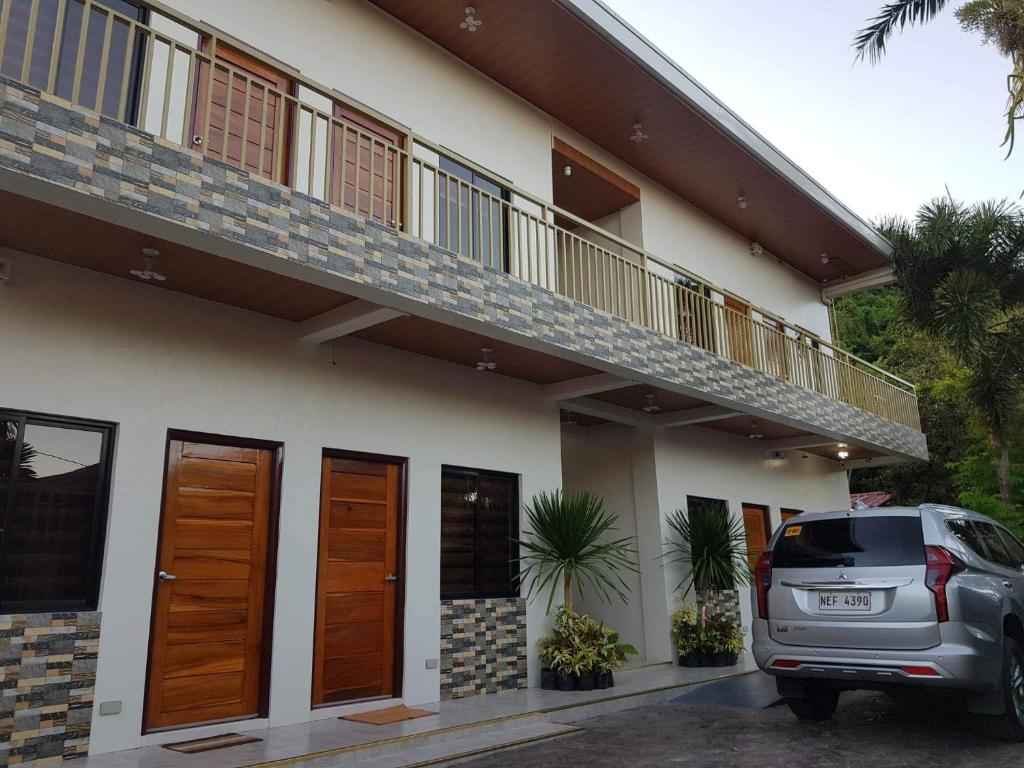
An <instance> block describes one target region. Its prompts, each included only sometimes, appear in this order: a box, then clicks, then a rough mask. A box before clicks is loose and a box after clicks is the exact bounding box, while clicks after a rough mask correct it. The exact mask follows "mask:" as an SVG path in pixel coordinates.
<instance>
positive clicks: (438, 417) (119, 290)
mask: <svg viewBox="0 0 1024 768" xmlns="http://www.w3.org/2000/svg"><path fill="white" fill-rule="evenodd" d="M15 258H16V261H15V270H14V274H15V279H14V280H13V281H12V282H11V283H10V284H8V285H5V286H4V287H2V288H0V328H2V329H3V333H0V360H4V361H5V362H6V364H5V365H4V366H3V375H2V376H0V405H2V406H5V407H9V408H16V409H25V410H32V411H41V412H47V413H56V414H61V415H71V416H80V417H88V418H93V419H100V420H107V421H113V422H116V423H117V424H118V432H117V455H116V460H115V465H114V478H113V493H112V499H111V506H110V517H109V524H108V536H107V551H106V558H105V561H104V573H103V583H102V595H101V603H100V609H101V610H102V612H103V620H102V638H101V641H100V655H99V667H98V672H97V678H98V679H97V688H96V701H97V702H102V701H108V700H120V701H123V702H124V708H123V711H122V712H121V714H119V715H116V716H103V717H101V716H99V715H98V714H94V728H93V733H92V744H91V748H92V751H93V752H94V753H95V752H105V751H110V750H115V749H125V748H130V747H134V746H138V745H139V744H140V743H141V739H140V736H139V733H140V727H141V721H142V705H143V686H144V681H145V673H146V654H147V642H148V635H149V620H150V607H151V606H150V601H151V593H152V585H153V568H154V562H155V556H156V544H157V527H158V520H159V516H160V494H161V486H162V477H163V463H164V445H165V439H166V435H167V430H168V429H169V428H175V429H184V430H196V431H202V432H209V433H219V434H224V435H233V436H242V437H250V438H260V439H266V440H275V441H281V442H283V443H284V446H285V448H284V456H285V459H284V474H283V485H282V492H281V514H280V543H279V550H278V551H279V557H278V579H277V600H276V609H275V622H274V633H273V642H274V646H273V665H272V685H271V701H270V724H272V725H282V724H286V723H293V722H300V721H303V720H306V719H308V718H309V717H310V708H309V701H310V685H311V681H310V670H311V668H312V666H311V665H312V648H313V614H314V598H315V579H316V558H315V556H311V553H315V552H316V541H317V531H318V529H317V523H318V515H319V511H318V505H319V488H320V485H319V483H320V478H319V473H320V457H321V451H322V449H323V448H325V447H326V448H336V449H348V450H357V451H366V452H371V453H385V454H390V455H398V456H407V457H409V504H408V541H409V542H410V544H409V547H408V562H407V572H408V573H409V574H410V577H409V578H408V580H407V584H406V614H405V616H406V644H405V663H404V669H405V679H404V694H405V700H406V701H407V702H408V703H410V704H416V703H425V702H430V701H435V700H436V699H437V698H438V690H439V689H438V672H437V670H427V669H426V668H425V662H426V660H427V659H430V658H437V657H438V655H439V635H440V619H439V613H440V605H439V600H440V597H439V582H440V576H439V547H440V468H441V465H442V464H445V463H450V464H459V465H465V466H471V467H480V468H484V469H492V470H502V471H506V472H513V473H517V474H520V475H521V478H522V479H521V484H522V493H523V496H524V498H529V497H530V496H531V495H533V494H534V493H536V492H537V491H539V490H545V489H550V488H554V487H557V486H559V485H560V484H561V469H560V435H559V424H558V414H557V409H556V408H555V407H554V406H551V405H547V404H545V403H544V402H543V400H542V398H541V397H540V396H539V392H538V387H537V386H536V385H532V384H529V383H527V382H520V381H516V380H512V379H508V378H505V377H502V376H498V375H494V374H480V373H477V372H476V371H474V370H471V369H467V368H463V367H459V366H454V365H451V364H447V363H442V362H439V361H436V360H431V359H428V358H423V357H419V356H416V355H410V354H407V353H401V352H397V351H394V350H388V349H386V348H384V347H379V346H375V345H371V344H367V343H364V342H359V341H355V340H342V341H340V342H339V343H338V344H337V345H336V349H335V352H334V357H335V361H336V365H332V364H331V363H330V349H329V345H325V346H323V347H319V348H314V347H306V346H303V345H301V344H300V343H298V342H297V341H296V340H295V332H296V326H295V325H294V324H292V323H289V322H284V321H279V320H275V319H272V318H268V317H265V316H262V315H258V314H254V313H251V312H245V311H242V310H236V309H232V308H229V307H226V306H224V305H220V304H215V303H213V302H208V301H204V300H200V299H195V298H192V297H187V296H184V295H181V294H176V293H172V292H170V291H166V290H163V289H160V288H154V287H150V286H147V285H143V284H139V283H136V282H131V281H129V280H127V279H121V278H115V277H110V276H105V275H101V274H98V273H95V272H90V271H87V270H83V269H78V268H74V267H69V266H65V265H62V264H58V263H57V262H52V261H48V260H45V259H40V258H36V257H29V256H27V255H19V256H16V257H15ZM543 609H544V604H543V602H542V601H534V602H533V603H532V604H531V606H530V609H529V611H530V614H529V621H530V641H531V643H533V642H534V641H535V640H536V636H537V634H539V632H540V628H541V626H542V624H543V613H544V611H543ZM531 654H532V652H531ZM531 667H532V672H533V673H534V674H536V671H537V669H536V668H537V665H536V664H531ZM321 714H322V713H321ZM236 728H237V724H236ZM178 735H180V733H179V734H178ZM181 738H185V737H184V736H182V737H181Z"/></svg>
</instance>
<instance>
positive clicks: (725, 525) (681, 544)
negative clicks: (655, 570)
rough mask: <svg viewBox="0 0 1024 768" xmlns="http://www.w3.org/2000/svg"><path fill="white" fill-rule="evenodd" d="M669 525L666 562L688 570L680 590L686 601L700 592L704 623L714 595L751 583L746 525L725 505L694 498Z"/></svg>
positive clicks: (671, 519) (675, 513)
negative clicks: (691, 595) (689, 595)
mask: <svg viewBox="0 0 1024 768" xmlns="http://www.w3.org/2000/svg"><path fill="white" fill-rule="evenodd" d="M668 525H669V528H671V530H672V536H671V537H670V538H669V539H668V540H667V541H666V542H665V554H664V555H663V558H664V561H665V563H667V564H676V565H681V566H683V567H684V568H685V569H686V575H685V576H684V577H683V580H682V581H681V582H679V584H678V586H677V587H676V589H677V590H680V591H682V593H683V594H682V596H683V597H684V598H685V597H686V596H687V595H688V594H689V593H690V591H691V590H692V591H695V592H696V593H697V597H698V598H699V600H700V605H701V623H702V624H703V623H706V622H707V610H708V606H709V605H710V603H711V599H710V598H711V594H712V593H713V592H715V591H717V590H722V589H735V588H736V587H739V586H743V585H746V584H749V583H750V563H749V561H748V559H747V537H746V532H745V531H744V529H743V523H742V522H741V521H740V520H737V519H735V518H733V517H731V516H730V515H729V510H728V508H727V507H726V506H725V505H724V504H722V503H717V502H714V501H711V500H710V499H709V500H698V499H692V500H690V502H689V512H684V511H683V510H681V509H677V510H676V511H675V512H674V513H673V514H672V515H671V516H670V517H669V519H668Z"/></svg>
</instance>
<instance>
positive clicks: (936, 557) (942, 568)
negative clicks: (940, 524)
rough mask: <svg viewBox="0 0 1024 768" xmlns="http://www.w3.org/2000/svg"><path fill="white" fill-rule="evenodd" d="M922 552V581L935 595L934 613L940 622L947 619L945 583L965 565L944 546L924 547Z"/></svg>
mask: <svg viewBox="0 0 1024 768" xmlns="http://www.w3.org/2000/svg"><path fill="white" fill-rule="evenodd" d="M924 554H925V574H924V583H925V586H926V587H928V589H930V590H931V591H932V593H933V594H934V595H935V615H936V617H937V618H938V620H939V621H940V622H941V621H949V602H948V601H947V600H946V584H947V583H948V582H949V580H950V578H951V577H952V576H953V574H956V573H960V571H962V570H964V569H965V568H966V567H967V566H965V565H964V564H963V563H962V562H961V561H960V560H959V559H958V558H957V557H956V556H955V555H953V554H951V553H950V552H949V550H947V549H945V548H944V547H925V548H924Z"/></svg>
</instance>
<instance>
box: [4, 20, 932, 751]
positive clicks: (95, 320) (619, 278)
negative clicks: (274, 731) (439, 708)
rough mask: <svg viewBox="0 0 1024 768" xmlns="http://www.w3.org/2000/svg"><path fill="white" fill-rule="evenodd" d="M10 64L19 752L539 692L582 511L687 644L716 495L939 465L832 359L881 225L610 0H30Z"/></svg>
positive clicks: (878, 374)
mask: <svg viewBox="0 0 1024 768" xmlns="http://www.w3.org/2000/svg"><path fill="white" fill-rule="evenodd" d="M0 75H2V76H3V77H2V78H0V265H2V267H3V269H2V270H0V274H3V275H4V276H5V277H6V279H5V280H4V281H3V282H0V329H2V332H0V361H2V363H0V516H2V518H3V520H2V523H0V528H2V529H3V538H2V541H0V614H2V615H0V653H3V654H4V655H0V665H2V666H0V669H3V670H5V672H6V675H7V676H6V678H5V679H6V681H8V682H12V681H14V680H18V683H17V685H16V686H15V687H11V686H8V687H6V688H4V689H3V690H0V754H2V753H3V751H4V750H6V751H7V753H8V757H9V758H11V759H12V762H13V758H14V757H15V756H17V757H19V758H20V759H21V760H23V761H25V762H26V763H27V762H28V761H31V760H34V759H35V760H42V759H44V758H46V757H49V756H56V755H61V754H64V755H65V756H67V757H70V756H75V755H76V754H82V753H85V752H86V751H88V752H89V753H91V754H101V753H105V752H111V751H115V750H123V749H128V748H132V747H137V746H140V745H144V744H154V743H160V742H161V741H168V740H182V739H185V738H188V737H189V736H190V735H192V734H201V733H210V732H213V730H215V729H211V728H210V727H208V726H209V725H210V724H211V723H213V724H217V723H224V722H230V723H232V725H231V727H232V728H238V727H239V726H238V723H237V722H235V721H237V720H251V721H252V722H249V723H246V724H245V727H246V728H253V727H263V726H273V725H282V724H289V723H299V722H303V721H306V720H310V719H316V718H324V717H331V716H335V715H337V714H338V712H339V711H341V709H339V708H342V707H348V708H351V706H352V702H362V701H365V700H375V701H376V700H382V699H397V700H401V701H403V702H405V703H407V704H410V705H415V704H422V703H427V702H435V701H437V700H439V699H440V698H444V697H449V696H462V695H469V694H475V693H484V692H487V691H488V690H490V691H493V690H500V689H503V688H509V687H513V688H514V687H519V686H522V685H526V684H527V683H529V684H531V685H536V684H537V678H538V675H539V664H538V663H537V661H536V656H535V653H534V650H533V648H534V645H535V642H536V640H537V638H538V636H539V635H540V634H541V633H542V631H543V629H544V626H545V625H544V622H545V615H544V614H545V611H544V608H545V606H544V601H543V600H536V601H532V602H529V603H528V601H527V600H526V599H525V597H524V596H521V595H520V594H519V590H518V589H517V587H516V586H515V584H514V580H513V576H514V573H513V571H514V565H510V562H509V561H510V559H511V558H513V557H514V556H515V551H514V547H513V546H512V545H511V544H509V541H508V538H509V536H515V535H516V533H517V531H518V528H519V523H520V517H521V514H520V510H521V508H522V504H523V503H524V502H525V501H527V500H529V499H530V498H531V497H532V496H533V495H534V494H535V493H537V492H539V491H542V490H550V489H554V488H557V487H560V486H565V487H573V488H590V489H592V490H595V491H597V492H599V493H601V494H602V495H604V496H605V497H606V499H607V502H608V504H609V506H610V507H612V508H614V509H615V510H616V511H617V512H618V513H619V514H620V527H621V529H622V530H623V531H625V532H626V533H628V534H631V535H635V536H636V541H637V547H638V550H639V553H640V558H639V560H640V565H641V572H640V573H639V574H638V575H637V576H636V577H635V578H633V584H632V588H633V589H632V598H631V600H630V601H629V603H628V605H616V606H611V607H609V606H605V605H601V604H595V603H594V602H593V601H592V600H590V599H588V598H587V597H586V596H584V603H585V605H586V607H587V608H588V609H589V610H591V611H592V612H593V613H594V614H595V615H598V616H600V617H601V618H602V619H604V620H605V621H607V622H608V623H610V624H613V625H616V626H618V627H620V628H621V629H622V633H623V638H624V639H625V640H627V641H629V642H632V643H633V644H634V645H636V646H637V647H638V648H639V649H640V650H641V652H642V654H643V655H644V657H645V658H647V659H652V660H667V659H671V658H672V655H673V654H672V647H671V640H670V637H669V629H668V626H669V614H670V612H671V610H672V607H673V605H674V602H675V595H674V594H673V589H674V586H675V584H676V583H677V582H678V580H679V574H677V573H673V572H671V570H670V569H664V568H662V567H661V565H660V564H659V562H658V561H657V557H658V555H659V554H660V552H661V549H662V543H663V541H664V539H665V537H666V535H667V531H666V517H667V516H668V515H669V514H671V513H672V512H673V511H674V510H676V509H678V508H685V507H686V505H687V499H688V498H693V497H701V498H710V499H717V500H721V501H722V502H724V504H726V505H727V508H728V510H729V512H730V513H731V514H733V515H736V516H742V517H743V519H744V521H745V523H746V525H747V532H748V541H749V544H750V547H751V551H752V552H755V553H756V551H757V550H758V547H763V546H764V542H765V541H766V539H767V536H768V535H770V531H771V530H772V529H773V528H774V527H775V526H777V525H778V524H779V522H780V520H781V519H782V518H783V517H784V516H785V515H786V514H788V513H789V512H791V511H794V510H805V509H821V508H835V507H841V506H843V505H845V504H847V503H848V496H847V494H848V488H847V476H846V470H847V469H849V468H852V467H855V466H863V465H865V464H867V463H869V462H873V464H874V465H878V464H882V463H886V462H895V461H907V460H919V459H923V458H925V457H926V456H927V449H926V447H925V439H924V436H923V435H922V434H921V432H920V424H919V421H918V415H917V404H916V399H915V396H914V391H913V387H912V386H910V385H909V384H907V383H906V382H902V381H901V380H899V379H897V378H896V377H894V376H892V375H890V374H888V373H886V372H884V371H881V370H878V369H875V368H873V367H872V366H869V365H867V364H866V363H863V362H862V361H859V360H857V359H856V358H854V357H852V356H850V355H849V354H847V353H845V352H843V351H842V350H840V349H838V348H836V347H834V346H832V344H831V336H830V326H829V313H828V307H827V303H826V302H827V297H828V296H832V295H836V294H837V293H840V292H842V291H844V290H847V289H848V288H851V287H855V286H858V285H863V284H865V283H869V282H871V281H872V280H884V279H885V275H886V274H887V269H888V266H889V246H888V244H887V243H886V241H885V240H884V239H883V238H882V237H881V236H879V235H878V234H877V233H876V232H874V231H873V230H872V229H871V228H870V227H869V226H868V225H867V224H865V223H864V222H863V221H861V220H860V219H858V218H857V217H856V216H855V215H854V214H853V213H852V212H850V211H849V210H848V209H846V208H845V207H843V206H842V205H841V204H840V203H839V202H838V201H837V200H835V199H834V198H833V197H831V196H830V195H829V193H828V192H827V191H826V190H824V189H823V188H821V187H820V186H819V185H818V184H817V183H816V182H815V181H814V180H813V179H811V178H809V177H808V176H807V175H806V174H805V173H804V172H803V171H801V170H800V169H799V168H797V167H796V166H795V165H794V164H793V163H792V162H790V161H789V160H788V159H786V158H785V157H783V156H782V155H781V154H780V153H779V152H778V151H777V150H775V149H774V148H773V147H772V146H771V145H770V144H768V143H767V142H766V141H765V140H764V139H763V138H762V137H760V136H759V135H758V134H757V133H756V132H755V131H754V130H753V129H752V128H751V127H750V126H748V125H746V124H745V123H743V122H742V121H741V120H740V119H739V118H738V117H737V116H736V115H734V114H733V113H732V112H730V111H729V110H728V109H727V108H726V107H725V106H723V105H722V104H721V103H719V102H717V101H716V100H715V99H714V97H713V96H711V95H710V94H709V93H707V91H705V90H704V89H703V88H702V87H701V86H700V85H699V84H697V83H695V82H694V81H692V80H691V79H690V78H689V77H688V76H687V75H686V73H685V72H683V71H682V70H681V69H679V67H678V66H677V65H676V64H675V63H673V62H671V61H669V60H668V59H666V58H665V57H664V55H663V54H661V53H660V52H659V51H657V50H656V49H655V48H654V47H653V46H651V45H650V44H649V43H648V42H646V41H645V40H644V39H642V38H641V37H640V36H639V35H638V34H637V33H636V32H635V31H633V30H632V29H631V28H629V27H628V25H626V24H625V23H624V22H623V21H622V20H620V19H618V18H617V17H616V16H614V15H613V14H612V13H611V12H610V11H608V10H607V9H606V8H605V7H604V6H602V5H601V4H600V3H599V2H595V0H522V2H516V3H497V2H493V0H484V1H482V2H481V4H480V5H479V6H478V7H477V8H475V9H473V8H466V7H465V4H464V3H462V2H454V1H450V0H443V1H442V0H436V1H435V2H431V3H420V2H414V1H413V0H375V1H374V2H370V1H369V0H291V2H288V3H282V2H270V1H269V0H260V1H259V2H253V1H252V0H248V1H243V0H215V1H213V2H210V1H209V0H206V1H202V0H173V2H167V3H157V2H144V1H143V0H140V1H139V2H135V0H85V3H84V5H83V0H9V2H4V3H3V4H2V5H0ZM780 87H784V86H783V85H781V84H780ZM228 115H229V116H230V117H227V116H228ZM243 148H244V149H243ZM841 457H842V458H845V461H843V460H841ZM746 602H747V601H746V600H741V601H740V603H741V606H742V611H743V615H744V616H745V617H747V618H749V617H748V616H747V612H748V611H749V606H747V604H746ZM453 617H455V618H453ZM488 623H489V625H490V627H491V631H492V634H494V635H496V634H499V633H495V632H494V628H498V629H500V630H501V632H500V635H501V636H502V638H503V639H502V640H501V641H497V640H494V641H493V642H491V638H492V635H487V636H486V637H487V638H488V642H487V643H485V644H484V646H485V647H484V649H483V650H481V651H480V652H479V653H478V654H467V653H466V652H465V651H466V650H467V649H471V648H472V647H473V645H474V643H473V640H472V632H473V631H474V629H473V628H474V627H476V626H477V625H478V626H479V627H480V628H481V629H480V631H481V632H486V631H487V629H486V628H487V626H488ZM524 630H525V631H524ZM467 633H468V637H467ZM4 638H6V639H7V643H6V644H4ZM481 655H482V656H484V657H485V658H478V656H481ZM0 679H3V678H0ZM69 679H70V681H71V682H70V683H69V682H68V681H69ZM48 680H49V681H54V680H55V681H57V682H56V683H52V684H51V683H48V682H47V681H48ZM12 691H13V692H14V693H11V692H12ZM15 696H16V697H17V701H18V702H19V704H18V705H17V706H15V704H14V700H13V697H15ZM5 699H6V701H5ZM93 704H95V706H93ZM4 706H6V707H7V708H6V709H4ZM21 710H25V712H28V713H29V714H24V713H22V714H19V711H21ZM11 712H13V715H11V714H10V713H11ZM4 718H7V719H4Z"/></svg>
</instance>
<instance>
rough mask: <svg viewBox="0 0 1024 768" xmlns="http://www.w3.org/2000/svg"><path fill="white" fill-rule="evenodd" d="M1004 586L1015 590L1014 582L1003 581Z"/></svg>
mask: <svg viewBox="0 0 1024 768" xmlns="http://www.w3.org/2000/svg"><path fill="white" fill-rule="evenodd" d="M1003 586H1004V587H1006V588H1007V589H1013V582H1011V581H1008V580H1007V579H1003Z"/></svg>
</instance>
